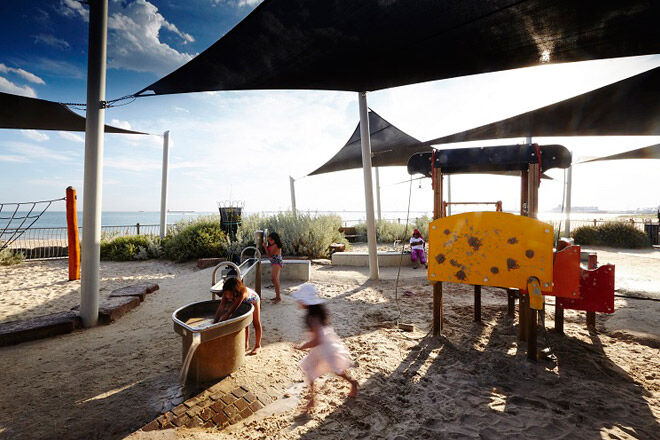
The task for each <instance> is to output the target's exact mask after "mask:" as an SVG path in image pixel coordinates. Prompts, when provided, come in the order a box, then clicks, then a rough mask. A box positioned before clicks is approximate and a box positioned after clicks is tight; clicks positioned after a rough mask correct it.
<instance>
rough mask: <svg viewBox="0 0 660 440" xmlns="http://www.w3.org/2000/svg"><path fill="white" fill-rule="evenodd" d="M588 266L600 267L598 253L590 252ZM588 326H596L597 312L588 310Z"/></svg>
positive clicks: (592, 267)
mask: <svg viewBox="0 0 660 440" xmlns="http://www.w3.org/2000/svg"><path fill="white" fill-rule="evenodd" d="M587 267H588V268H589V269H596V268H597V267H598V256H597V255H596V254H589V260H588V261H587ZM587 328H588V329H592V330H593V329H595V328H596V312H587Z"/></svg>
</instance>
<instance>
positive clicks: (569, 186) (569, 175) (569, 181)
mask: <svg viewBox="0 0 660 440" xmlns="http://www.w3.org/2000/svg"><path fill="white" fill-rule="evenodd" d="M572 191H573V165H572V164H571V166H570V167H568V170H567V171H566V206H565V207H564V210H565V212H566V218H565V220H564V234H566V237H570V236H571V192H572Z"/></svg>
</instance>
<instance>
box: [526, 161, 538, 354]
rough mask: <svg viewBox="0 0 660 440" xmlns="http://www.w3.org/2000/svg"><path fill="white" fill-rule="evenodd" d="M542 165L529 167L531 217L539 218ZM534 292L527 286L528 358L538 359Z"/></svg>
mask: <svg viewBox="0 0 660 440" xmlns="http://www.w3.org/2000/svg"><path fill="white" fill-rule="evenodd" d="M540 173H541V167H539V164H538V163H530V164H529V168H528V176H527V177H528V180H527V188H528V191H527V209H528V215H529V217H531V218H537V216H538V210H539V177H540ZM531 294H532V292H531V290H530V288H529V287H528V288H527V298H526V302H525V305H526V308H527V310H526V312H527V317H526V318H527V359H529V360H536V359H537V344H536V326H537V323H538V320H537V316H538V311H537V310H536V309H533V308H531V307H530V295H531Z"/></svg>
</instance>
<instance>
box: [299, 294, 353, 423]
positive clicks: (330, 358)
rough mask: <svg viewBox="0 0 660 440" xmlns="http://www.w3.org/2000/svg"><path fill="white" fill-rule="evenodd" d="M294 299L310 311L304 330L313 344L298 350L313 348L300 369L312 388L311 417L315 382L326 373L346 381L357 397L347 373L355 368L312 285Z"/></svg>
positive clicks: (310, 343) (308, 407)
mask: <svg viewBox="0 0 660 440" xmlns="http://www.w3.org/2000/svg"><path fill="white" fill-rule="evenodd" d="M293 298H294V299H295V300H296V301H297V302H298V305H299V306H300V307H301V308H303V309H306V310H307V314H306V315H305V326H306V327H307V330H309V332H310V333H311V336H312V339H311V340H310V341H308V342H305V343H304V344H303V345H301V346H300V347H297V348H298V350H306V349H308V348H311V350H310V351H309V353H307V355H306V356H305V357H304V358H303V360H302V361H301V362H300V368H302V370H303V372H304V373H305V378H306V379H307V382H308V383H309V387H310V389H309V391H310V397H309V402H308V404H307V409H306V411H305V412H306V413H309V412H310V411H311V410H312V408H314V404H315V395H314V380H316V379H317V378H318V377H320V376H322V375H324V374H325V373H334V374H336V375H337V376H339V377H341V378H344V379H346V380H347V381H348V382H349V383H350V384H351V391H350V393H349V394H348V397H355V396H356V395H357V391H358V382H357V380H355V379H352V378H351V377H350V376H348V374H347V370H348V369H349V368H350V367H351V365H352V362H351V357H350V354H349V353H348V350H347V349H346V346H345V345H344V344H343V343H342V342H341V340H340V339H339V337H338V336H337V334H336V333H335V331H334V330H333V329H332V327H330V326H329V325H328V314H327V311H326V309H325V306H324V305H323V303H324V302H325V301H324V300H322V299H321V298H319V296H318V291H317V289H316V286H315V285H313V284H311V283H305V284H303V285H302V286H301V287H300V289H298V290H297V291H296V292H295V293H294V294H293Z"/></svg>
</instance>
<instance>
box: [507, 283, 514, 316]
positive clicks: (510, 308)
mask: <svg viewBox="0 0 660 440" xmlns="http://www.w3.org/2000/svg"><path fill="white" fill-rule="evenodd" d="M506 297H507V310H506V314H507V316H508V317H510V318H513V317H514V316H516V292H515V290H513V289H506Z"/></svg>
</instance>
